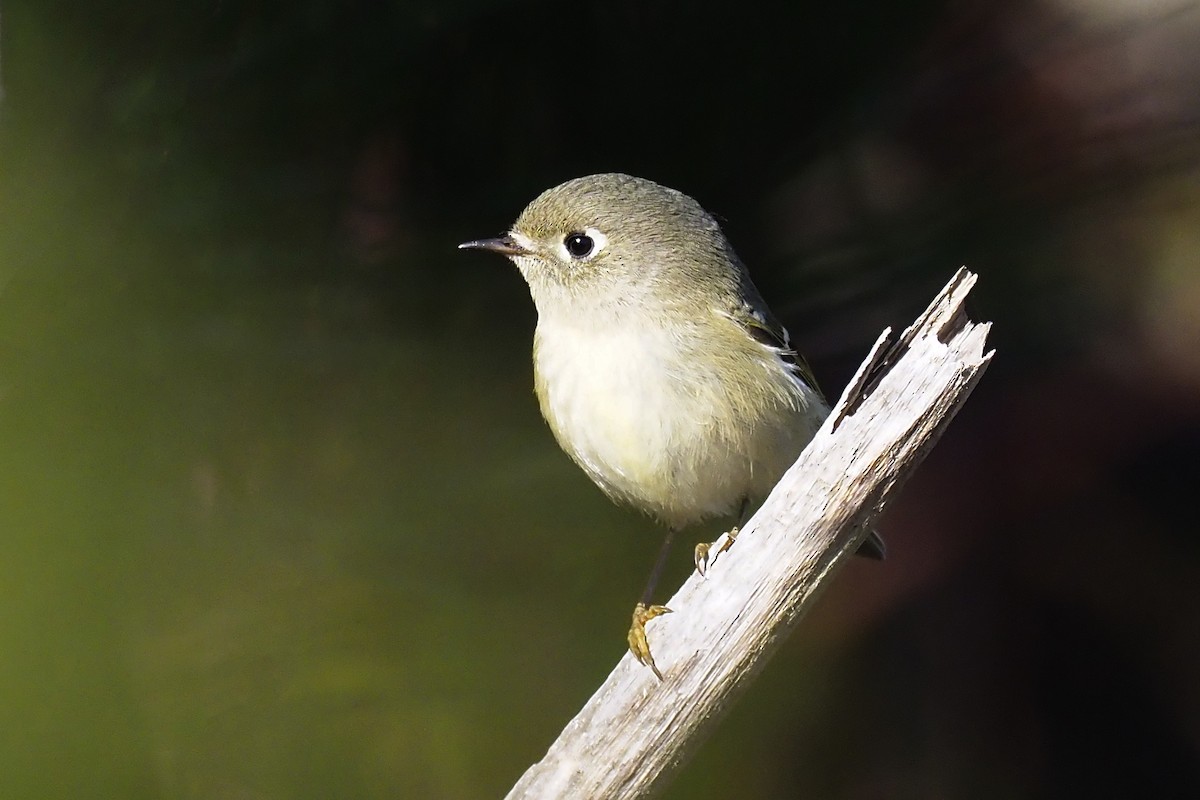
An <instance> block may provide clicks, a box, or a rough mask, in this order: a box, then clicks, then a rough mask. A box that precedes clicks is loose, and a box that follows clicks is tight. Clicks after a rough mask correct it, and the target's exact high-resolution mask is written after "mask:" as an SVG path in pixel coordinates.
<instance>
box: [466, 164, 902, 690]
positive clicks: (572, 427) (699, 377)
mask: <svg viewBox="0 0 1200 800" xmlns="http://www.w3.org/2000/svg"><path fill="white" fill-rule="evenodd" d="M459 247H460V248H464V249H481V250H491V251H494V252H497V253H502V254H504V255H506V256H508V257H509V258H510V259H512V261H513V262H514V263H515V264H516V265H517V269H519V270H520V271H521V275H522V276H524V278H525V280H526V282H527V283H528V284H529V291H530V294H531V295H532V296H533V302H534V304H535V305H536V306H537V314H538V321H537V330H536V332H535V334H534V338H533V363H534V381H535V389H536V392H537V397H538V401H539V403H540V404H541V409H542V415H543V416H545V418H546V422H548V423H549V424H550V429H551V430H552V431H553V432H554V437H555V438H556V439H557V440H558V443H559V445H561V446H562V448H563V450H565V451H566V452H567V454H568V455H570V456H571V458H572V459H574V461H575V463H576V464H578V465H579V466H580V467H582V468H583V470H584V471H585V472H586V473H587V474H588V475H589V476H590V477H591V479H592V480H593V481H595V482H596V485H598V486H599V487H600V488H601V489H603V490H604V492H605V493H606V494H607V495H608V496H609V497H611V498H612V499H614V500H616V501H618V502H622V503H626V504H628V505H631V506H633V507H634V508H638V509H641V510H642V511H644V512H646V513H648V514H650V515H652V516H654V517H656V518H657V519H659V520H660V521H661V522H662V523H664V524H665V525H666V526H667V528H668V534H667V537H666V541H665V542H664V544H663V548H662V551H661V552H660V555H659V559H658V562H657V563H656V565H655V568H654V570H653V572H652V575H651V579H650V584H649V585H648V586H647V588H646V593H645V595H644V596H643V598H642V601H641V602H640V603H638V604H637V607H636V608H635V610H634V614H633V625H632V627H631V628H630V632H629V645H630V649H631V650H632V651H633V653H634V655H635V656H636V657H637V658H638V660H639V661H641V662H642V663H643V664H646V665H648V666H649V667H650V668H651V669H653V670H654V673H655V674H656V675H658V677H659V678H660V679H661V677H662V675H661V674H660V673H659V671H658V667H657V666H656V665H655V663H654V658H653V656H652V655H651V654H650V648H649V645H648V643H647V640H646V633H645V624H646V622H647V621H648V620H649V619H652V618H653V617H655V616H658V615H659V614H662V613H665V612H666V611H667V610H668V609H666V608H664V607H663V606H654V605H651V604H650V602H651V599H652V597H651V595H652V593H653V591H654V585H655V583H656V582H657V578H658V575H659V573H660V572H661V569H662V565H663V563H664V560H665V557H666V553H667V551H668V547H669V543H670V540H671V536H672V534H673V533H674V532H675V531H677V530H679V529H680V528H683V527H686V526H688V525H692V524H694V523H697V522H700V521H702V520H705V519H708V518H711V517H720V516H728V515H732V514H735V513H737V514H739V515H743V514H744V513H745V510H746V508H747V507H748V505H749V504H751V503H754V502H756V501H759V500H762V499H763V498H765V497H766V495H767V494H768V493H769V492H770V491H771V489H772V488H773V487H774V486H775V484H776V482H778V480H779V478H780V477H781V476H782V475H783V473H784V471H786V470H787V468H788V467H789V466H791V465H792V463H793V462H795V460H796V458H797V456H799V455H800V451H801V450H803V449H804V446H805V445H806V444H808V442H809V441H810V440H811V439H812V437H813V435H814V434H815V433H816V431H817V429H818V428H819V427H820V426H821V423H822V422H823V421H824V419H825V417H826V416H827V415H828V414H829V406H828V405H827V404H826V402H825V400H824V398H823V397H822V395H821V392H820V390H819V389H818V388H817V384H816V381H815V380H814V379H813V376H812V373H811V372H810V371H809V369H808V366H807V365H806V364H805V363H804V361H803V360H802V359H801V358H800V357H799V356H798V355H797V354H796V352H795V351H793V350H792V349H791V346H790V343H789V339H788V333H787V331H786V330H785V329H784V327H783V326H782V325H780V324H779V322H778V321H777V320H776V319H775V317H774V316H773V315H772V314H771V311H770V310H769V309H768V308H767V305H766V303H765V302H763V299H762V296H761V295H760V294H759V292H758V289H757V288H755V286H754V284H753V283H752V282H751V280H750V276H749V274H748V273H747V272H746V268H745V266H743V265H742V262H741V260H740V259H739V258H738V257H737V254H736V253H734V252H733V248H732V247H731V246H730V245H729V242H728V241H727V240H726V238H725V235H724V234H723V233H722V232H721V228H720V226H718V225H717V222H716V220H714V219H713V218H712V216H711V215H710V214H708V213H707V212H706V211H705V210H704V209H703V208H701V207H700V204H699V203H697V202H696V201H695V200H693V199H692V198H690V197H688V196H687V195H685V194H683V193H681V192H677V191H675V190H674V189H668V188H667V187H665V186H661V185H659V184H657V183H654V182H653V181H649V180H645V179H642V178H634V177H631V176H629V175H620V174H606V175H589V176H587V177H584V178H577V179H575V180H572V181H567V182H566V183H564V184H561V185H559V186H556V187H554V188H553V189H549V190H547V191H546V192H543V193H542V194H541V195H540V196H539V197H538V198H537V199H535V200H534V201H533V202H532V203H530V204H529V205H528V207H526V209H525V210H524V211H523V212H521V216H520V217H518V218H517V221H516V224H514V225H513V227H512V229H511V230H510V231H509V232H508V233H507V234H505V235H503V236H500V237H498V238H495V239H481V240H477V241H472V242H465V243H463V244H461V245H459ZM741 521H742V520H740V519H739V522H741ZM735 531H736V529H735ZM860 552H862V553H865V554H867V555H873V556H875V557H879V558H882V556H883V542H882V540H880V539H879V537H878V536H877V535H876V534H874V533H872V534H871V536H870V538H868V539H867V540H866V541H865V542H864V544H863V546H862V548H861V550H860ZM706 561H707V547H706V546H704V545H701V546H699V547H698V548H697V567H698V568H700V569H703V567H704V564H705V562H706Z"/></svg>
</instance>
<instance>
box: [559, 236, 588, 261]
mask: <svg viewBox="0 0 1200 800" xmlns="http://www.w3.org/2000/svg"><path fill="white" fill-rule="evenodd" d="M563 246H564V247H566V248H567V252H568V253H570V254H571V258H587V257H588V256H590V255H591V254H592V252H593V251H594V250H595V249H596V242H595V241H594V240H593V239H592V237H590V236H588V235H587V234H586V233H568V234H567V238H565V239H563Z"/></svg>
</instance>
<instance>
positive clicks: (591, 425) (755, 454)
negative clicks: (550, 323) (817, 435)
mask: <svg viewBox="0 0 1200 800" xmlns="http://www.w3.org/2000/svg"><path fill="white" fill-rule="evenodd" d="M547 333H549V332H547ZM572 333H573V332H564V331H561V330H555V331H553V335H552V336H551V335H542V336H539V337H538V341H537V347H536V355H535V368H536V373H537V392H538V398H539V401H540V402H541V406H542V413H543V415H544V416H545V417H546V420H547V421H548V422H549V423H550V426H551V428H552V429H553V430H554V433H555V436H556V438H557V439H558V442H559V444H560V445H561V446H562V447H563V449H564V450H566V451H567V453H568V454H570V456H571V457H572V458H573V459H574V460H575V461H576V463H578V464H579V465H580V466H581V467H582V468H583V469H584V470H585V471H586V472H587V473H588V475H589V476H590V477H591V478H592V479H593V480H594V481H595V482H596V483H597V484H598V485H599V486H600V487H601V488H602V489H603V490H604V491H605V492H606V493H608V494H609V495H610V496H612V497H613V498H615V499H618V500H621V501H624V502H627V503H629V504H631V505H633V506H635V507H637V508H640V509H642V510H643V511H646V512H648V513H650V514H652V515H654V516H657V517H659V518H660V519H662V520H663V521H665V522H667V523H668V524H671V525H676V526H681V525H686V524H688V523H691V522H693V521H696V520H699V519H703V518H706V517H711V516H716V515H721V514H726V513H729V512H731V511H733V510H735V509H736V508H737V506H738V505H739V504H740V502H741V501H742V499H743V498H744V497H747V496H757V495H760V494H764V493H765V491H767V490H769V489H770V487H771V485H773V484H774V482H775V480H777V479H778V477H779V475H780V474H781V473H782V471H783V469H785V468H786V466H787V465H788V464H790V463H791V461H792V460H793V459H794V458H795V456H796V455H797V454H798V453H799V450H800V448H802V447H803V444H804V442H806V441H807V437H808V436H811V431H808V432H807V433H806V435H805V438H804V439H803V440H802V441H799V440H796V441H793V440H795V439H796V437H797V436H798V435H799V434H800V431H799V430H798V426H797V424H796V423H799V422H800V421H801V420H798V419H796V418H795V415H796V413H797V409H795V408H777V409H775V413H772V414H766V413H764V414H760V415H755V416H753V417H748V416H747V414H746V410H745V409H744V408H742V407H738V405H737V404H736V402H735V399H734V398H733V397H731V396H730V392H729V388H728V387H727V386H725V385H723V383H722V380H721V378H720V376H718V375H716V374H715V373H714V372H710V371H706V370H705V369H704V367H703V365H702V363H698V362H697V360H696V359H695V358H694V357H689V355H688V354H686V353H681V352H679V351H678V350H676V349H674V347H673V342H672V341H670V340H664V339H662V338H654V337H652V336H645V335H639V333H638V332H637V331H636V330H621V331H618V332H614V333H611V334H606V335H604V336H586V335H581V334H574V335H572ZM564 334H565V335H564Z"/></svg>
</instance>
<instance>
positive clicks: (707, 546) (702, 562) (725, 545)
mask: <svg viewBox="0 0 1200 800" xmlns="http://www.w3.org/2000/svg"><path fill="white" fill-rule="evenodd" d="M738 531H739V529H738V526H736V525H734V526H733V527H732V528H730V529H729V532H728V533H726V534H724V537H725V541H723V542H721V537H720V536H718V537H717V541H716V542H701V543H700V544H698V545H696V555H695V558H696V572H699V573H700V577H702V578H703V577H704V571H705V570H707V569H708V565H709V564H715V563H717V558H719V557H720V555H721V553H724V552H725V551H726V550H728V549H729V548H731V547H733V543H734V542H735V541H737V537H738ZM717 542H721V546H720V547H718V548H717V552H715V553H712V557H711V558H710V557H709V553H710V552H711V551H712V549H713V547H715V546H716V544H717Z"/></svg>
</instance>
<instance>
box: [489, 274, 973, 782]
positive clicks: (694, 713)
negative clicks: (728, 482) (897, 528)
mask: <svg viewBox="0 0 1200 800" xmlns="http://www.w3.org/2000/svg"><path fill="white" fill-rule="evenodd" d="M975 278H976V276H975V275H974V274H973V273H970V272H968V271H966V270H959V272H958V273H957V274H956V275H955V276H954V278H953V279H951V281H950V283H949V284H947V285H946V287H945V288H944V289H942V291H941V293H940V294H939V295H938V296H937V298H936V299H935V300H934V301H933V303H932V304H931V305H930V306H929V308H928V309H927V310H926V311H925V313H924V314H922V315H921V316H920V318H918V320H917V321H916V322H915V323H914V324H913V325H912V326H911V327H910V328H909V329H908V330H907V331H905V332H904V334H903V335H902V336H901V337H900V339H899V340H897V341H896V342H894V343H893V342H892V341H891V339H890V334H891V331H890V329H889V330H885V331H884V332H883V334H882V335H881V336H880V338H879V340H878V341H877V342H876V344H875V347H874V348H873V350H872V351H871V355H870V356H869V357H868V359H867V361H866V362H865V363H864V364H863V365H862V366H861V367H860V368H859V371H858V373H857V374H856V375H855V377H854V379H853V380H852V381H851V382H850V385H849V386H848V387H847V389H846V392H845V393H844V394H843V395H842V398H841V399H840V400H839V401H838V403H837V405H835V406H834V409H833V413H832V414H830V416H829V419H828V420H827V421H826V423H825V425H824V426H823V427H822V428H821V430H820V431H819V432H818V433H817V435H816V438H815V439H813V441H812V443H811V444H810V445H809V446H808V447H807V448H806V449H805V450H804V452H803V453H802V454H801V456H800V458H799V459H798V460H797V461H796V463H795V464H794V465H793V466H792V468H791V469H790V470H788V472H787V473H786V474H785V475H784V477H783V479H782V480H781V481H780V483H779V485H778V486H777V487H776V488H775V490H774V491H773V492H772V493H771V496H770V497H769V498H768V499H767V501H766V502H765V503H764V504H763V506H762V508H760V509H759V511H758V513H757V514H755V515H754V517H753V518H752V519H751V520H750V521H749V522H748V523H747V524H746V525H745V526H744V527H743V529H742V532H741V534H740V535H739V536H738V541H737V545H736V546H735V547H733V548H732V549H731V550H729V551H728V552H727V553H725V554H724V555H722V556H721V557H720V559H719V561H717V562H716V563H714V564H713V565H712V566H711V567H710V568H709V570H708V577H707V579H705V578H701V577H700V576H699V575H695V574H693V575H692V577H690V578H689V579H688V580H687V581H686V582H685V583H684V585H683V587H682V588H680V590H679V591H678V592H677V593H676V595H675V596H674V597H673V598H671V599H670V601H668V603H667V605H669V606H670V608H671V609H672V610H673V611H674V612H675V613H673V614H668V615H666V616H663V617H659V618H657V619H655V620H653V621H652V622H650V624H649V626H648V631H649V635H650V644H651V646H652V647H653V649H654V654H655V658H656V660H657V662H658V665H659V668H660V669H661V670H662V672H663V675H664V680H663V681H662V682H659V681H658V679H656V678H655V677H654V674H653V673H652V672H651V671H650V670H649V669H647V668H645V667H643V666H641V665H639V664H638V663H637V662H636V661H635V660H634V659H633V657H632V656H631V655H629V654H628V653H626V654H625V657H624V658H622V659H621V661H620V663H618V664H617V666H616V669H614V670H613V672H612V673H611V674H610V675H609V676H608V679H607V680H605V682H604V684H603V685H602V686H601V687H600V688H599V689H598V690H597V691H596V693H595V694H594V695H593V696H592V698H591V699H590V700H588V702H587V704H586V705H585V706H584V707H583V709H582V710H581V711H580V712H579V714H578V715H577V716H576V717H575V719H573V720H571V722H570V723H569V724H568V725H567V727H566V728H564V729H563V731H562V733H561V734H560V735H559V737H558V740H557V741H555V742H554V744H552V745H551V746H550V750H549V752H547V753H546V756H545V757H544V758H543V759H542V760H541V761H539V762H538V763H537V764H534V765H533V766H532V767H530V768H529V770H528V771H527V772H526V773H525V774H524V776H522V778H521V779H520V781H518V782H517V785H516V786H514V787H513V789H512V791H511V792H510V793H509V795H508V797H509V798H510V800H515V798H538V800H544V799H545V798H580V799H581V800H583V799H584V798H587V799H589V800H590V799H591V798H605V799H606V800H618V799H619V798H633V797H645V796H647V795H651V794H654V793H656V792H657V791H659V790H661V789H662V788H664V787H665V786H666V783H667V781H668V780H669V778H670V775H671V773H672V772H673V771H674V770H675V769H676V768H678V766H679V765H680V764H682V763H683V762H684V761H685V760H686V759H687V757H688V756H689V755H690V754H691V753H692V752H693V751H694V750H695V748H696V746H697V745H698V743H699V742H700V741H701V739H702V738H703V736H704V734H705V732H706V729H708V728H709V727H710V726H712V725H714V724H715V723H716V722H717V720H719V719H720V717H721V716H722V715H723V714H724V713H725V712H726V711H727V710H728V709H729V707H730V706H731V704H732V703H733V702H734V700H735V698H736V697H737V695H738V694H739V693H740V692H741V691H743V690H745V688H746V687H747V686H748V685H749V684H750V682H751V680H752V679H753V677H754V676H755V674H756V673H757V672H758V671H759V670H760V669H761V668H762V667H763V665H764V664H765V663H766V661H767V658H768V657H769V656H770V655H771V654H772V653H773V652H774V650H775V649H776V647H777V646H778V645H779V644H780V643H781V642H782V641H783V639H784V637H786V636H787V634H788V632H789V631H790V630H791V629H792V627H793V626H794V625H795V623H796V621H797V620H798V619H799V618H800V616H801V615H802V614H803V613H804V612H805V611H807V610H808V608H809V607H810V606H811V605H812V603H813V602H814V601H815V599H816V597H817V595H818V593H819V590H820V589H821V588H822V587H823V586H824V584H825V583H826V582H827V581H828V580H829V579H830V578H831V577H832V576H833V575H834V573H835V572H836V571H837V569H838V567H840V566H841V565H842V563H843V562H844V561H845V560H846V559H847V558H849V557H850V555H851V554H852V553H853V552H854V550H855V549H856V548H857V546H858V544H859V542H860V541H861V540H862V538H863V537H864V536H865V533H866V530H867V528H868V526H869V524H870V522H871V520H872V519H873V518H874V516H875V515H876V514H878V513H879V511H880V510H881V509H882V508H883V507H884V505H885V504H886V503H887V501H888V500H889V499H890V498H891V497H892V496H893V495H894V493H895V492H896V490H897V489H898V488H899V487H900V485H901V484H902V483H903V482H904V480H905V479H906V478H907V477H908V476H909V475H911V474H912V472H913V470H915V469H916V467H917V465H918V464H919V463H920V462H921V460H922V458H923V457H924V455H925V454H926V453H927V452H928V451H929V449H930V448H931V447H932V446H933V445H934V443H935V442H936V441H937V439H938V436H939V435H940V434H941V432H942V431H943V430H944V429H945V427H946V425H947V424H948V423H949V422H950V420H951V419H952V418H953V416H954V414H955V412H956V411H957V410H958V409H959V407H960V406H961V405H962V403H963V402H964V401H965V400H966V398H967V395H968V394H970V392H971V389H972V388H973V387H974V386H975V383H976V381H978V380H979V378H980V376H981V375H982V374H983V371H984V369H985V368H986V367H987V365H988V362H989V361H990V359H991V356H992V353H990V352H989V353H986V354H985V352H984V346H985V339H986V337H987V333H988V328H989V327H990V325H989V324H988V323H983V324H976V323H972V322H970V321H969V320H968V319H967V316H966V314H965V312H964V310H963V302H964V300H965V299H966V296H967V293H968V292H970V290H971V287H972V286H973V285H974V283H975Z"/></svg>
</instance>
